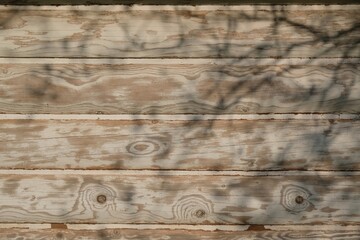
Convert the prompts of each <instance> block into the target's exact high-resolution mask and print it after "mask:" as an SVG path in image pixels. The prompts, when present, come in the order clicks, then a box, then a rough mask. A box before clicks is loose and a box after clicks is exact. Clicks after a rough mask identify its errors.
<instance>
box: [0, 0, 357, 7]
mask: <svg viewBox="0 0 360 240" xmlns="http://www.w3.org/2000/svg"><path fill="white" fill-rule="evenodd" d="M356 3H358V1H357V0H221V2H220V1H219V0H172V1H169V0H167V1H166V0H91V2H89V0H76V1H74V0H0V4H4V5H7V4H11V5H57V6H58V5H89V4H96V5H113V4H125V5H133V4H147V5H209V4H210V5H213V4H221V5H241V4H356Z"/></svg>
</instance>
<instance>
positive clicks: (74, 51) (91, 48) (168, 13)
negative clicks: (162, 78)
mask: <svg viewBox="0 0 360 240" xmlns="http://www.w3.org/2000/svg"><path fill="white" fill-rule="evenodd" d="M157 9H159V10H157ZM359 9H360V6H358V5H354V6H351V7H348V6H344V7H341V6H340V7H336V8H335V9H333V8H332V7H329V6H316V7H309V6H298V7H297V8H296V9H294V10H293V8H291V7H289V8H287V7H283V6H236V7H221V6H220V7H219V6H218V7H216V8H214V7H211V6H210V7H206V6H204V7H201V8H198V7H189V6H188V7H186V9H185V10H184V9H181V8H178V7H177V6H167V7H166V8H164V9H161V8H158V7H151V8H149V7H146V6H145V7H142V6H136V7H127V6H121V7H114V6H105V7H102V8H98V7H93V6H79V7H71V6H70V7H67V8H66V10H64V8H57V7H55V6H54V7H46V9H40V8H36V7H28V8H27V7H21V8H20V7H15V6H8V7H2V9H1V12H0V23H1V27H2V28H1V29H0V41H1V43H2V44H1V46H0V56H1V57H112V58H125V57H127V58H132V57H260V58H261V57H358V56H359V50H360V48H359V45H358V38H359V35H360V31H359V28H358V22H359V14H358V12H359Z"/></svg>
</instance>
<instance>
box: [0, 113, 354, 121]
mask: <svg viewBox="0 0 360 240" xmlns="http://www.w3.org/2000/svg"><path fill="white" fill-rule="evenodd" d="M0 120H111V121H114V120H134V121H136V120H161V121H194V120H197V121H208V120H330V121H332V120H360V113H352V114H351V113H350V114H343V113H326V114H318V113H287V114H276V113H269V114H261V113H260V114H222V115H217V114H182V115H180V114H179V115H174V114H154V115H148V114H115V115H114V114H46V113H45V114H12V113H10V114H6V113H4V114H0Z"/></svg>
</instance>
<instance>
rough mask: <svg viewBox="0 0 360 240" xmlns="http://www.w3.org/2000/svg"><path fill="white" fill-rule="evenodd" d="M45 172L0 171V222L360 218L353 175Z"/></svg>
mask: <svg viewBox="0 0 360 240" xmlns="http://www.w3.org/2000/svg"><path fill="white" fill-rule="evenodd" d="M43 172H44V171H38V172H32V171H28V173H26V172H24V171H19V172H18V174H16V173H14V171H2V172H1V175H0V193H1V198H0V206H1V207H0V222H17V223H22V222H24V223H133V224H134V223H144V224H147V223H154V224H155V223H156V224H162V223H164V224H270V225H271V224H315V223H316V224H325V223H326V224H330V223H340V222H341V223H342V224H356V223H359V221H360V213H359V212H358V211H357V210H358V209H359V208H360V201H359V199H360V184H359V182H360V175H359V174H354V173H347V174H344V173H334V172H332V173H328V174H318V173H317V172H313V174H309V173H307V174H302V173H301V172H300V173H294V174H287V175H283V174H282V173H280V174H279V175H278V176H277V175H269V176H266V175H257V176H247V175H245V176H241V175H236V176H235V175H233V176H232V175H228V176H226V175H199V174H192V175H172V174H171V172H169V175H164V174H159V175H158V176H157V175H156V174H153V173H152V174H151V175H146V174H143V173H139V174H133V173H126V171H124V172H121V171H120V172H119V171H114V172H113V173H105V174H96V171H88V172H83V171H79V172H81V174H76V173H74V172H69V174H65V173H66V171H62V172H60V173H59V171H55V172H52V171H47V172H46V173H43ZM239 174H240V173H239Z"/></svg>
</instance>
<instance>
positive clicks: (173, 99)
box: [0, 59, 360, 114]
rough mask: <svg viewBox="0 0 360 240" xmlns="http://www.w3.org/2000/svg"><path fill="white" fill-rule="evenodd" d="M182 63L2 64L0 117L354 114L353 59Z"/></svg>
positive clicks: (356, 83)
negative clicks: (34, 115) (15, 115)
mask: <svg viewBox="0 0 360 240" xmlns="http://www.w3.org/2000/svg"><path fill="white" fill-rule="evenodd" d="M26 61H27V63H26ZM33 61H35V62H33ZM46 61H48V62H47V63H46ZM81 61H84V62H85V63H81ZM287 61H289V63H288V64H287ZM6 62H8V63H6ZM122 62H126V63H122ZM186 62H187V61H186V60H185V61H184V60H179V61H177V60H167V59H165V60H147V61H146V60H137V61H126V60H124V61H118V62H116V63H111V60H102V61H99V60H76V61H58V60H42V61H39V60H36V59H35V60H33V59H31V60H25V61H24V60H22V61H20V62H19V61H14V63H12V60H11V59H1V63H0V73H2V74H0V84H1V85H0V86H1V88H0V112H1V113H27V114H34V113H52V114H54V113H55V114H72V113H87V114H96V113H102V114H119V113H121V114H224V113H231V114H242V113H246V114H251V113H310V112H316V113H359V112H360V98H359V96H360V64H359V61H358V60H351V61H350V60H349V61H343V60H341V59H335V60H325V59H323V60H322V61H320V60H318V61H312V60H306V61H305V60H297V61H294V60H291V59H283V60H279V61H277V60H273V61H270V60H269V59H265V60H263V61H261V60H259V61H257V60H252V61H250V60H232V61H231V60H226V61H212V60H192V61H189V62H188V63H186ZM177 63H178V64H177Z"/></svg>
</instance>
